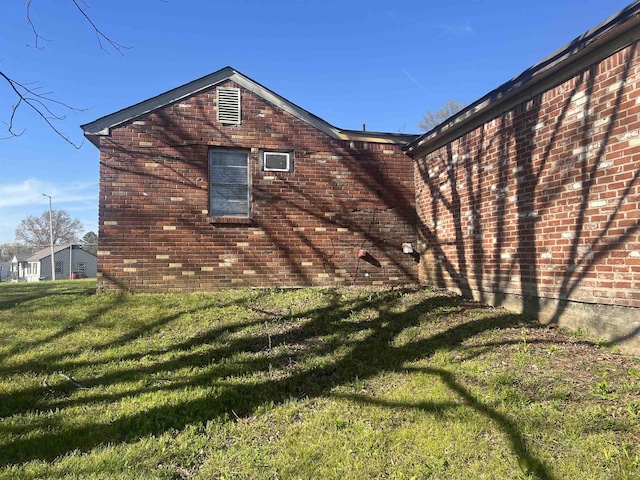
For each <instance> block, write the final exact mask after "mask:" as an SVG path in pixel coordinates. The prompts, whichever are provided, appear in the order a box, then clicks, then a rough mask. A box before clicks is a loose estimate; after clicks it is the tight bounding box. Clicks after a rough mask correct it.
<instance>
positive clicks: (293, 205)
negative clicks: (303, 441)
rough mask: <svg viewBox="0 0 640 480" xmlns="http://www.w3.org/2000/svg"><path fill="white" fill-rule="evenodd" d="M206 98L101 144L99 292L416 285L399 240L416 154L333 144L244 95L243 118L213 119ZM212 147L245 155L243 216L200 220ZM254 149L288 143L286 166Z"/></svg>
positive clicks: (410, 211)
mask: <svg viewBox="0 0 640 480" xmlns="http://www.w3.org/2000/svg"><path fill="white" fill-rule="evenodd" d="M222 86H234V87H236V86H237V85H235V84H233V83H231V82H227V83H225V84H224V85H222ZM215 98H216V95H215V89H211V90H208V91H204V92H201V93H199V94H197V95H195V96H193V97H191V98H189V99H186V100H183V101H181V102H179V103H176V104H173V105H169V106H167V107H164V108H162V109H159V110H156V111H155V112H153V113H151V114H148V115H144V116H142V117H139V118H137V119H135V121H132V122H129V123H127V124H125V125H123V126H121V127H118V128H115V129H113V130H112V132H111V136H108V137H103V138H101V140H100V205H99V208H100V218H99V235H100V252H99V255H98V258H99V261H98V268H99V279H98V281H99V288H100V289H102V290H109V289H130V290H133V291H143V290H144V291H151V290H154V291H170V290H182V291H185V290H205V289H210V288H216V287H224V286H244V285H252V286H293V285H336V284H339V283H356V284H383V283H384V284H404V283H407V282H415V281H417V279H418V278H417V267H416V264H415V263H414V261H413V260H412V259H411V258H410V257H408V256H406V255H403V254H402V247H401V244H402V242H409V241H412V240H413V239H415V226H416V223H415V221H416V220H415V219H416V215H415V201H414V198H415V197H414V178H413V162H412V160H411V159H409V158H408V157H406V156H405V155H404V154H403V153H402V152H401V151H400V149H399V148H398V147H397V146H395V145H384V144H375V143H368V144H366V143H362V142H355V143H352V142H345V141H338V140H335V139H332V138H331V137H329V136H327V135H326V134H324V133H322V132H320V131H319V130H317V129H315V128H313V127H311V126H310V125H308V124H307V123H305V122H302V121H300V120H299V119H297V118H296V117H294V116H292V115H290V114H288V113H286V112H284V111H282V110H281V109H279V108H278V107H275V106H273V105H271V104H268V103H266V102H265V101H263V100H262V99H261V98H260V97H258V96H256V95H254V94H252V93H251V92H248V91H246V90H244V89H243V90H242V124H241V125H238V126H226V125H222V124H220V123H218V122H217V121H216V101H215ZM209 147H234V148H242V149H250V152H251V154H250V170H251V177H252V178H251V182H252V186H251V190H252V205H251V209H252V219H251V221H250V223H234V224H225V223H211V222H210V219H209V217H208V211H207V209H208V172H207V170H208V149H209ZM264 148H272V149H291V150H294V152H295V153H294V155H295V163H294V171H293V172H292V173H281V172H262V171H260V169H259V161H258V159H259V149H264ZM360 249H366V250H368V251H369V252H370V253H371V254H372V256H373V257H374V258H375V259H376V261H377V262H379V264H380V265H379V266H376V265H373V264H371V263H367V262H365V261H363V260H359V259H358V257H357V254H358V251H359V250H360Z"/></svg>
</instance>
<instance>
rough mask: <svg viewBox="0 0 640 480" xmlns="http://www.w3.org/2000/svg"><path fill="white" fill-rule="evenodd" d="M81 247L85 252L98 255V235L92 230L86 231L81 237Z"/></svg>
mask: <svg viewBox="0 0 640 480" xmlns="http://www.w3.org/2000/svg"><path fill="white" fill-rule="evenodd" d="M82 248H83V249H84V250H86V251H87V252H90V253H93V254H94V255H98V235H96V234H95V233H94V232H87V233H85V234H84V237H82Z"/></svg>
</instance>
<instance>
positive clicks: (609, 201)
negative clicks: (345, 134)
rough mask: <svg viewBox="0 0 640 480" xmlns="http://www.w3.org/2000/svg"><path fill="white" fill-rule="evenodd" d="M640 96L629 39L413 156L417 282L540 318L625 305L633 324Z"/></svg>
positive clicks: (639, 319)
mask: <svg viewBox="0 0 640 480" xmlns="http://www.w3.org/2000/svg"><path fill="white" fill-rule="evenodd" d="M560 74H562V72H560ZM639 92H640V66H639V62H638V47H637V45H636V44H635V43H634V44H633V45H630V46H628V47H627V48H624V49H623V50H621V51H618V52H617V53H615V54H613V55H610V56H609V57H607V58H605V59H604V60H601V61H597V62H596V63H595V64H593V65H591V66H590V67H587V68H585V69H584V70H582V71H580V72H579V73H577V74H576V75H574V76H572V77H571V78H569V79H568V80H567V79H564V80H561V83H558V84H556V85H555V86H553V87H552V88H549V89H547V90H546V91H544V92H543V93H539V94H536V95H532V96H530V97H529V98H528V99H527V100H526V101H523V102H522V103H520V104H519V105H517V106H515V107H514V108H510V109H509V110H508V111H503V112H496V113H495V115H492V116H490V118H487V121H486V122H484V124H482V125H480V126H474V127H473V129H471V130H467V131H461V132H460V134H459V135H457V138H455V139H453V140H449V141H447V142H446V143H444V144H441V145H434V149H431V150H430V151H429V150H424V149H423V151H421V152H419V154H418V155H417V156H416V159H417V161H416V169H415V177H416V195H417V210H418V215H419V218H420V226H419V229H420V234H421V236H422V239H423V241H424V248H425V253H424V254H423V256H422V260H421V264H420V265H421V268H420V270H421V278H422V280H423V281H425V282H427V283H431V284H436V285H440V286H446V287H448V288H452V289H455V290H459V291H466V292H471V293H473V295H474V296H475V297H476V298H478V299H479V300H483V301H491V303H496V304H502V303H504V302H505V301H506V298H507V297H510V296H511V301H512V300H513V298H520V301H522V302H523V306H526V307H527V308H526V309H527V310H528V311H530V312H533V313H538V314H539V316H540V317H543V318H544V319H546V320H549V321H559V320H560V319H561V317H562V315H563V314H564V312H565V310H567V309H568V306H569V305H570V304H571V303H572V302H573V303H576V304H578V303H579V304H583V305H588V304H599V305H610V306H617V307H634V308H633V309H631V310H626V312H627V313H629V312H631V313H629V315H630V316H629V318H630V319H633V318H635V320H636V323H637V324H640V314H639V312H640V310H637V308H638V307H640V229H639V227H640V178H639V176H640V99H639V98H640V97H639V95H638V93H639ZM636 333H637V332H636Z"/></svg>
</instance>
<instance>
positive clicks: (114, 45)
mask: <svg viewBox="0 0 640 480" xmlns="http://www.w3.org/2000/svg"><path fill="white" fill-rule="evenodd" d="M71 1H72V2H73V4H74V5H75V6H76V8H77V9H78V11H79V12H80V13H81V14H82V16H83V17H84V18H85V20H86V21H87V22H89V25H91V27H92V28H93V30H94V31H95V34H96V39H97V40H98V45H100V49H101V50H103V51H104V52H106V53H109V51H108V50H107V49H106V48H104V45H103V43H102V42H103V41H105V42H107V43H108V44H109V45H111V48H113V49H114V50H115V51H116V52H118V53H119V54H120V55H124V53H122V50H123V49H127V50H128V49H130V48H133V47H127V46H124V45H121V44H120V43H118V42H116V41H114V40H113V39H111V38H109V37H107V36H106V35H105V34H104V33H102V31H101V30H100V29H99V28H98V27H97V25H96V24H95V23H94V22H93V20H91V17H89V15H87V12H86V10H87V9H88V8H89V5H88V4H87V2H85V1H84V0H81V2H82V5H84V8H83V7H82V6H80V4H79V3H78V2H77V1H76V0H71Z"/></svg>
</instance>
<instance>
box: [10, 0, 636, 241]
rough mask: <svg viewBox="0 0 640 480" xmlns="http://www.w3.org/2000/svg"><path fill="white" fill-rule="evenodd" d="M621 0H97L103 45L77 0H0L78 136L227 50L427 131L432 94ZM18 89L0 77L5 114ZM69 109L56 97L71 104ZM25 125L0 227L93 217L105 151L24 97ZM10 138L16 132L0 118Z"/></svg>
mask: <svg viewBox="0 0 640 480" xmlns="http://www.w3.org/2000/svg"><path fill="white" fill-rule="evenodd" d="M628 3H629V2H628V1H627V0H620V1H618V0H538V1H536V2H516V1H513V0H509V1H505V0H483V1H480V0H477V1H472V0H465V1H462V0H461V1H457V2H456V1H450V2H441V1H440V2H430V1H424V0H420V1H404V2H388V1H384V2H383V1H379V0H368V1H366V2H365V1H360V0H358V1H350V0H341V1H335V0H328V1H327V0H325V1H317V0H316V1H310V0H297V1H293V0H269V1H261V2H258V1H248V0H236V1H234V2H212V1H199V0H128V1H121V0H110V1H97V0H94V1H92V0H87V4H88V6H89V8H88V10H87V13H88V14H89V15H90V16H91V18H92V20H93V21H94V22H95V23H96V25H97V26H98V27H99V28H100V29H101V30H102V31H103V32H104V33H105V34H107V35H108V36H109V37H110V38H112V39H113V40H115V41H117V42H119V43H120V44H122V45H125V46H130V47H132V48H130V49H126V50H123V52H124V55H120V54H118V53H117V52H114V51H113V50H109V52H110V53H106V52H104V51H102V50H101V49H100V47H99V45H98V43H97V40H96V37H95V34H94V32H93V31H92V29H91V28H90V26H89V25H88V24H87V22H86V21H84V19H83V18H82V16H81V15H80V13H79V12H78V11H77V10H76V9H75V7H74V5H73V3H72V1H71V0H32V3H31V18H32V20H33V23H34V25H35V27H36V28H37V30H38V33H39V34H40V35H41V36H42V37H44V38H46V39H47V40H49V41H44V40H42V41H40V42H39V43H40V46H41V47H43V49H36V48H32V47H29V45H33V44H34V42H35V39H34V34H33V31H32V29H31V27H30V25H29V24H28V22H27V18H26V7H25V2H24V1H19V0H5V2H4V3H3V8H2V10H3V11H2V16H1V17H0V32H2V34H1V35H0V71H1V72H3V73H4V74H6V75H7V76H9V77H11V78H12V79H14V80H16V81H20V82H24V83H28V82H38V83H37V84H36V85H37V86H40V87H41V91H42V92H52V94H51V97H52V98H55V99H56V100H60V101H63V102H65V103H67V104H69V105H72V106H74V107H78V108H83V109H86V110H84V111H81V112H75V113H74V112H69V111H65V112H63V113H64V114H66V119H65V120H64V121H62V122H57V123H56V126H57V127H58V128H59V129H60V130H61V131H62V132H64V133H66V134H68V135H69V136H70V138H71V140H72V141H74V142H76V143H80V142H82V135H81V133H82V132H81V130H80V128H79V125H81V124H84V123H88V122H91V121H93V120H95V119H97V118H99V117H102V116H104V115H107V114H109V113H112V112H115V111H117V110H120V109H121V108H125V107H127V106H130V105H132V104H134V103H137V102H139V101H142V100H145V99H147V98H149V97H152V96H155V95H157V94H159V93H162V92H164V91H166V90H169V89H171V88H174V87H177V86H179V85H182V84H184V83H187V82H189V81H191V80H194V79H196V78H199V77H201V76H204V75H207V74H209V73H211V72H214V71H216V70H218V69H220V68H222V67H224V66H227V65H230V66H232V67H234V68H236V69H238V70H239V71H240V72H242V73H243V74H245V75H247V76H249V77H251V78H253V79H254V80H256V81H257V82H259V83H261V84H263V85H265V86H266V87H268V88H270V89H271V90H273V91H275V92H277V93H278V94H280V95H282V96H284V97H285V98H287V99H289V100H290V101H292V102H294V103H296V104H298V105H299V106H301V107H303V108H305V109H306V110H309V111H310V112H312V113H314V114H315V115H318V116H320V117H321V118H323V119H325V120H326V121H328V122H329V123H331V124H333V125H336V126H338V127H341V128H346V129H361V128H362V124H363V123H364V124H366V125H367V129H368V130H375V131H387V132H405V133H418V129H417V126H416V124H417V123H418V121H419V120H420V119H421V117H422V114H423V113H424V111H425V110H427V109H432V110H435V109H437V108H438V107H439V106H440V105H442V104H443V103H445V102H446V101H447V100H450V99H455V100H458V101H464V102H467V103H470V102H472V101H474V100H476V99H477V98H479V97H481V96H482V95H484V94H485V93H487V92H489V91H490V90H492V89H494V88H495V87H497V86H498V85H500V84H501V83H504V82H505V81H507V80H508V79H510V78H512V77H514V76H515V75H517V74H518V73H520V72H521V71H523V70H525V69H526V68H528V67H530V66H531V65H533V64H535V63H536V62H538V61H539V60H541V59H542V58H543V57H545V56H547V55H548V54H549V53H551V52H552V51H554V50H556V49H558V48H559V47H561V46H562V45H564V44H566V43H568V42H569V41H571V40H572V39H574V38H575V37H577V36H578V35H580V34H582V33H583V32H585V31H586V30H588V29H590V28H591V27H593V26H595V25H596V24H598V23H600V22H601V21H603V20H605V19H606V18H607V17H609V16H611V15H613V14H614V13H616V12H617V11H619V10H621V9H622V8H624V7H625V6H626V5H627V4H628ZM15 101H16V99H15V98H14V97H13V96H12V94H11V91H10V89H9V88H8V86H7V84H6V82H4V81H3V80H2V79H1V78H0V122H8V121H9V118H10V115H11V106H12V105H13V104H14V103H15ZM61 112H62V111H61ZM14 124H15V127H16V128H15V129H16V130H17V131H21V130H22V129H26V130H25V132H24V134H23V135H22V136H20V137H18V138H11V139H8V140H0V242H3V243H4V242H12V241H13V239H14V232H15V227H16V226H17V224H18V223H19V221H20V220H21V219H22V218H24V217H26V216H27V215H39V214H41V213H42V212H43V211H45V210H47V209H48V199H47V198H46V197H43V196H42V193H47V194H49V195H52V196H53V205H54V208H57V209H66V210H67V211H69V213H70V214H71V215H72V216H73V217H78V218H79V219H80V220H81V221H82V222H83V224H84V226H85V231H89V230H93V231H95V232H97V223H98V219H97V216H98V215H97V210H98V200H97V197H98V151H97V149H96V148H95V147H94V146H93V145H92V144H90V143H89V142H84V144H83V145H82V147H81V148H80V149H78V150H76V149H75V148H73V147H72V146H70V145H69V144H67V143H66V142H64V141H63V140H62V139H60V138H59V137H57V136H56V135H55V134H54V133H53V132H52V131H51V130H50V129H49V128H48V127H47V126H46V125H45V124H44V123H43V122H42V121H41V120H39V119H38V118H37V117H36V116H35V115H34V114H32V112H30V111H29V110H28V109H26V108H20V109H19V111H18V112H17V115H16V117H15V119H14ZM0 126H2V129H1V130H0V138H4V137H6V136H7V134H6V128H5V125H4V123H0Z"/></svg>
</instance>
